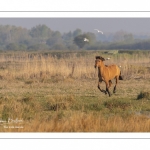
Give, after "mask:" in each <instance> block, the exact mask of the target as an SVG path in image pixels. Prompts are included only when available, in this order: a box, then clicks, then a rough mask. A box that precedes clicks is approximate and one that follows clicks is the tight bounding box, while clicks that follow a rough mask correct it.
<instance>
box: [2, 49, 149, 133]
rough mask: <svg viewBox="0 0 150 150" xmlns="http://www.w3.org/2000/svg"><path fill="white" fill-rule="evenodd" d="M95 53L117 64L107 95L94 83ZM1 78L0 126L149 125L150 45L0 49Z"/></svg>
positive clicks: (136, 128)
mask: <svg viewBox="0 0 150 150" xmlns="http://www.w3.org/2000/svg"><path fill="white" fill-rule="evenodd" d="M97 55H101V56H103V57H104V58H107V57H111V59H110V60H106V61H105V64H107V65H109V64H117V65H119V66H120V65H121V72H122V76H123V78H124V80H122V81H119V83H118V86H117V92H116V93H115V94H112V96H111V97H109V96H108V95H105V94H103V93H101V92H100V91H99V90H98V89H97V82H98V76H97V74H98V73H97V70H95V68H94V61H95V56H97ZM114 82H115V81H113V85H112V86H114ZM0 83H1V84H0V131H1V132H149V131H150V85H149V84H150V51H119V53H117V54H111V53H107V51H49V52H6V53H4V52H1V53H0ZM102 88H105V84H104V83H102ZM112 90H113V87H111V89H110V91H111V92H112Z"/></svg>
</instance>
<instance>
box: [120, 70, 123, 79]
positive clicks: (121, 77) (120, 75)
mask: <svg viewBox="0 0 150 150" xmlns="http://www.w3.org/2000/svg"><path fill="white" fill-rule="evenodd" d="M119 80H123V78H122V76H121V71H120V75H119Z"/></svg>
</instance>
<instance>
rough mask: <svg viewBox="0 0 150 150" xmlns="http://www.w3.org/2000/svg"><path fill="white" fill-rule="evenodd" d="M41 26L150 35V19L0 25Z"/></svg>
mask: <svg viewBox="0 0 150 150" xmlns="http://www.w3.org/2000/svg"><path fill="white" fill-rule="evenodd" d="M39 24H45V25H47V26H48V27H49V28H50V29H51V30H54V31H56V30H58V31H60V32H62V33H64V32H69V31H74V30H75V29H77V28H79V29H81V30H82V31H84V32H93V33H94V32H96V31H95V30H94V29H99V30H101V31H103V32H116V31H120V30H124V31H127V32H130V33H150V18H0V25H15V26H21V27H25V28H28V29H31V28H32V27H35V26H36V25H39Z"/></svg>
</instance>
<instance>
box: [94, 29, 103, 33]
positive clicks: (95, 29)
mask: <svg viewBox="0 0 150 150" xmlns="http://www.w3.org/2000/svg"><path fill="white" fill-rule="evenodd" d="M94 30H96V31H97V32H101V33H102V34H103V32H102V31H100V30H98V29H94Z"/></svg>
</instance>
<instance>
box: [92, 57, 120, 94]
mask: <svg viewBox="0 0 150 150" xmlns="http://www.w3.org/2000/svg"><path fill="white" fill-rule="evenodd" d="M103 61H105V59H104V58H103V57H101V56H96V60H95V68H96V67H98V78H99V81H98V89H99V90H100V91H101V92H104V93H105V94H107V93H108V94H109V96H111V94H110V92H109V88H110V86H111V84H112V81H111V80H112V79H114V78H115V79H116V84H115V86H114V90H113V92H114V93H115V92H116V86H117V83H118V80H123V78H122V76H121V71H120V69H119V67H118V66H117V65H110V66H105V65H104V63H103ZM102 81H104V82H105V84H106V91H105V90H102V89H101V88H100V84H101V83H102Z"/></svg>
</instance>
